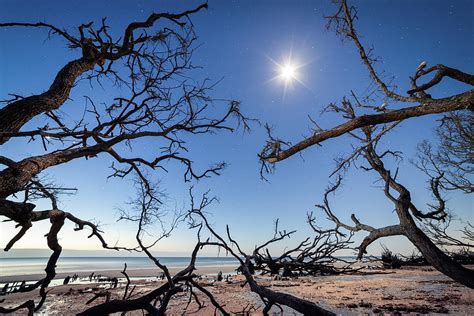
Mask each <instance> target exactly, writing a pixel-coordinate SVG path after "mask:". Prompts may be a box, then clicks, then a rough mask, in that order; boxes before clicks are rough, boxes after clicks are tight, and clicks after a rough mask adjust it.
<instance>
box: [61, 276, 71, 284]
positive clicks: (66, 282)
mask: <svg viewBox="0 0 474 316" xmlns="http://www.w3.org/2000/svg"><path fill="white" fill-rule="evenodd" d="M70 280H71V277H70V276H69V275H68V276H67V277H65V278H64V282H63V285H66V284H68V283H69V281H70Z"/></svg>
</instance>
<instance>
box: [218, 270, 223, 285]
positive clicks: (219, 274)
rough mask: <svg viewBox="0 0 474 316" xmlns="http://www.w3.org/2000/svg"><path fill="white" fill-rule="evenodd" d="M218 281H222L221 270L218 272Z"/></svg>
mask: <svg viewBox="0 0 474 316" xmlns="http://www.w3.org/2000/svg"><path fill="white" fill-rule="evenodd" d="M217 281H218V282H221V281H222V271H219V273H217Z"/></svg>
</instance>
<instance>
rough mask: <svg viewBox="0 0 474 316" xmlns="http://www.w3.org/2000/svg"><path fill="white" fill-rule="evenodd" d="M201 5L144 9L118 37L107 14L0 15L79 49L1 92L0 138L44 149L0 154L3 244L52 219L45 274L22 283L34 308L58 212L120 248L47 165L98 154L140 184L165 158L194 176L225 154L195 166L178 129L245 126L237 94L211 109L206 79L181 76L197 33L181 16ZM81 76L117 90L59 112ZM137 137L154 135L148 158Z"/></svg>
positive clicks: (51, 268)
mask: <svg viewBox="0 0 474 316" xmlns="http://www.w3.org/2000/svg"><path fill="white" fill-rule="evenodd" d="M205 8H207V4H202V5H200V6H198V7H196V8H195V9H192V10H188V11H184V12H181V13H177V14H174V13H152V14H150V16H149V17H148V18H147V19H146V20H145V21H136V22H132V23H130V24H128V26H127V27H126V28H125V29H124V30H123V32H122V35H121V36H119V37H118V38H113V36H112V35H111V33H110V32H109V29H110V27H109V26H108V24H107V20H106V18H104V19H102V21H101V22H100V23H99V24H98V25H97V26H96V25H95V24H93V23H92V22H90V23H87V24H82V25H80V26H79V27H78V28H77V30H76V32H73V31H70V30H65V29H62V28H59V27H56V26H54V25H51V24H47V23H44V22H38V23H22V22H11V23H0V28H3V29H4V30H5V31H8V30H7V29H11V28H17V27H27V28H32V29H38V31H40V30H47V31H48V36H59V37H61V38H62V39H63V40H65V41H66V43H67V44H68V46H69V47H70V48H71V49H80V50H81V51H82V56H81V57H80V58H78V59H76V60H72V61H71V62H69V63H68V64H66V65H65V66H63V67H62V68H61V69H60V70H59V71H58V73H57V75H56V77H55V78H54V80H53V82H52V84H51V86H50V87H49V89H47V90H46V91H45V92H44V93H41V94H36V95H32V96H28V97H22V96H16V95H14V96H13V98H11V99H9V100H4V101H3V103H4V105H3V107H1V108H0V145H2V144H5V143H7V142H14V141H25V140H27V141H37V142H40V143H41V144H42V145H43V148H44V152H40V153H37V154H35V155H33V156H27V157H22V158H21V159H19V160H14V159H11V158H9V157H6V156H4V155H0V165H1V167H0V216H2V217H4V218H6V220H7V221H13V222H15V223H16V225H17V227H19V228H20V230H19V231H18V233H17V234H16V235H15V236H13V237H12V239H11V240H10V242H9V243H8V244H7V245H6V246H5V251H8V250H9V249H11V248H12V247H13V246H14V244H15V243H16V242H17V241H18V240H19V239H21V238H22V237H23V236H24V235H25V234H26V233H27V231H28V229H29V228H30V227H31V226H32V225H33V224H34V223H36V222H38V221H44V220H49V221H50V222H51V228H50V231H49V232H48V234H47V235H46V237H47V244H48V247H49V248H50V249H51V250H52V254H51V257H50V259H49V261H48V264H47V266H46V269H45V271H46V276H45V277H44V278H43V279H42V280H40V281H38V282H36V283H34V284H32V285H27V286H25V287H24V288H23V289H22V291H31V290H33V289H37V288H39V289H40V296H41V299H40V301H39V302H38V303H37V304H36V306H35V310H38V309H39V308H40V307H41V306H42V304H43V302H44V300H45V299H46V293H47V291H46V288H47V287H48V285H49V283H50V281H51V280H52V279H53V278H54V277H55V274H56V272H55V267H56V263H57V260H58V258H59V256H60V254H61V250H62V248H61V245H60V244H59V242H58V233H59V232H60V231H61V228H62V226H63V224H64V223H65V221H71V222H73V223H75V224H76V229H75V230H81V229H84V228H87V229H90V231H91V235H90V237H96V238H97V239H98V240H99V241H100V243H101V244H102V246H103V247H104V248H107V249H115V250H120V249H125V248H122V247H118V246H110V245H109V244H108V243H107V242H106V241H105V239H104V238H103V236H102V232H101V231H100V230H99V228H98V226H97V225H96V224H94V223H92V222H90V221H85V220H82V219H80V218H79V217H77V216H76V215H74V213H73V212H66V211H64V210H61V209H60V208H59V206H58V203H57V195H58V194H60V193H65V192H69V190H68V188H60V187H57V186H54V185H51V184H50V183H46V182H45V181H43V179H44V176H43V175H44V172H45V171H47V170H48V168H50V167H53V166H57V165H61V164H66V163H68V162H71V161H73V160H76V159H92V158H95V157H98V156H101V157H103V156H107V157H109V158H110V159H111V160H112V161H113V162H112V164H111V175H110V176H111V177H118V178H124V177H127V176H129V175H132V174H134V175H136V176H138V177H139V178H140V180H141V181H142V183H143V184H144V185H145V187H146V188H147V189H149V188H150V186H149V184H148V179H147V170H155V171H157V172H159V171H166V165H167V164H169V163H172V162H176V163H179V164H182V165H183V167H184V172H183V173H184V181H189V180H192V179H200V178H203V177H208V176H211V175H217V174H219V172H220V171H221V170H222V169H223V168H224V167H225V163H217V164H215V165H212V166H210V167H209V168H208V169H206V170H204V171H202V172H199V171H196V170H195V169H194V168H193V163H192V160H191V158H190V156H189V155H188V154H187V148H186V147H187V144H186V140H185V139H189V136H190V135H196V137H197V136H198V135H200V134H207V133H212V132H216V131H220V130H224V131H225V130H227V131H233V130H234V128H235V127H236V126H239V125H240V124H242V125H243V127H244V129H246V128H248V125H247V119H246V118H245V117H243V116H242V115H241V114H240V110H239V102H237V101H229V102H228V105H227V104H225V106H224V108H222V107H218V108H217V109H215V108H213V107H214V106H215V102H213V99H212V98H211V97H210V96H209V90H210V89H212V84H210V83H209V81H208V80H206V79H205V80H202V81H197V80H191V79H188V78H189V74H190V72H192V70H193V69H194V68H195V66H194V65H193V63H192V56H193V52H194V49H195V42H196V39H197V37H196V35H195V33H194V30H193V25H192V23H191V21H190V19H189V16H190V15H192V14H194V13H196V12H198V11H201V10H203V9H205ZM81 80H88V81H89V83H90V84H91V86H92V88H95V87H97V85H102V83H107V84H110V85H112V86H113V87H116V88H117V89H120V95H121V96H117V97H115V98H114V99H113V100H110V102H109V103H106V104H96V102H94V100H93V99H92V98H91V97H86V98H85V100H84V102H77V101H74V103H80V104H77V105H75V106H76V107H78V106H79V107H83V108H84V115H83V117H76V118H74V119H68V118H67V117H64V116H63V115H62V114H61V112H60V110H61V108H62V106H63V105H64V104H66V103H68V102H70V101H68V98H69V95H70V92H71V90H72V89H74V87H75V86H76V85H77V84H78V83H79V82H80V81H81ZM39 116H41V117H42V118H44V119H45V120H46V121H47V123H46V124H45V125H44V126H40V127H38V128H36V129H30V130H25V129H24V128H23V127H24V126H25V124H26V123H28V122H30V121H31V120H32V119H33V118H36V117H39ZM144 139H153V140H154V141H156V144H157V147H156V148H155V149H152V151H153V155H154V157H152V158H150V155H147V158H145V156H143V155H142V154H143V153H140V152H139V153H136V152H135V153H134V152H133V151H132V149H133V147H134V146H135V144H136V143H137V141H140V140H144ZM127 148H128V149H127ZM2 153H3V152H2ZM150 192H151V190H150ZM38 198H45V199H49V200H50V201H51V208H50V209H45V210H36V209H35V208H36V204H35V200H36V199H38ZM24 306H26V305H24ZM27 307H28V308H30V305H29V304H28V306H27Z"/></svg>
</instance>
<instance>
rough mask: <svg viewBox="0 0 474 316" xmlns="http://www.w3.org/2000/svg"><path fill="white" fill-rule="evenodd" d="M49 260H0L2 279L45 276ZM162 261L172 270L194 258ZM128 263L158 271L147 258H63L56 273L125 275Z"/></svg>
mask: <svg viewBox="0 0 474 316" xmlns="http://www.w3.org/2000/svg"><path fill="white" fill-rule="evenodd" d="M48 259H49V258H48V257H18V258H0V277H4V276H14V275H27V274H41V273H44V268H45V267H46V263H47V262H48ZM159 259H160V262H161V263H162V264H165V265H167V266H168V267H170V268H171V267H184V266H187V265H188V264H189V261H190V259H191V258H190V257H160V258H159ZM124 263H127V269H130V270H135V269H151V268H155V267H156V266H155V265H154V264H153V262H152V261H151V260H150V259H149V258H147V257H96V256H94V257H60V258H59V260H58V264H57V268H56V272H57V273H70V274H72V273H78V272H89V271H94V272H98V271H106V270H117V271H121V270H123V267H124ZM237 264H238V262H237V260H236V259H235V258H232V257H198V258H197V261H196V266H198V267H204V266H222V265H237ZM157 271H158V270H157ZM157 273H158V272H157Z"/></svg>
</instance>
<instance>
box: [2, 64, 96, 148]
mask: <svg viewBox="0 0 474 316" xmlns="http://www.w3.org/2000/svg"><path fill="white" fill-rule="evenodd" d="M94 65H95V62H94V61H91V60H87V59H84V58H80V59H76V60H73V61H71V62H69V63H68V64H67V65H66V66H64V67H63V68H62V69H61V70H60V71H59V72H58V74H57V75H56V78H55V79H54V82H53V84H52V85H51V87H49V89H48V90H47V91H46V92H44V93H41V94H38V95H32V96H29V97H26V98H23V99H20V100H18V101H15V102H12V103H10V104H8V105H7V106H5V107H3V108H2V109H0V145H1V144H4V143H5V142H7V141H8V139H9V137H7V136H2V134H1V133H14V132H18V131H19V130H20V129H21V127H22V126H23V125H25V124H26V123H27V122H28V121H29V120H31V119H32V118H33V117H35V116H36V115H38V114H41V113H45V112H49V111H52V110H55V109H58V108H59V107H60V106H61V105H62V104H63V103H64V102H66V100H67V99H68V97H69V93H70V92H71V89H72V87H73V86H74V83H75V81H76V79H77V78H78V77H79V76H80V75H81V74H83V73H84V72H86V71H88V70H91V69H92V68H94Z"/></svg>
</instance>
